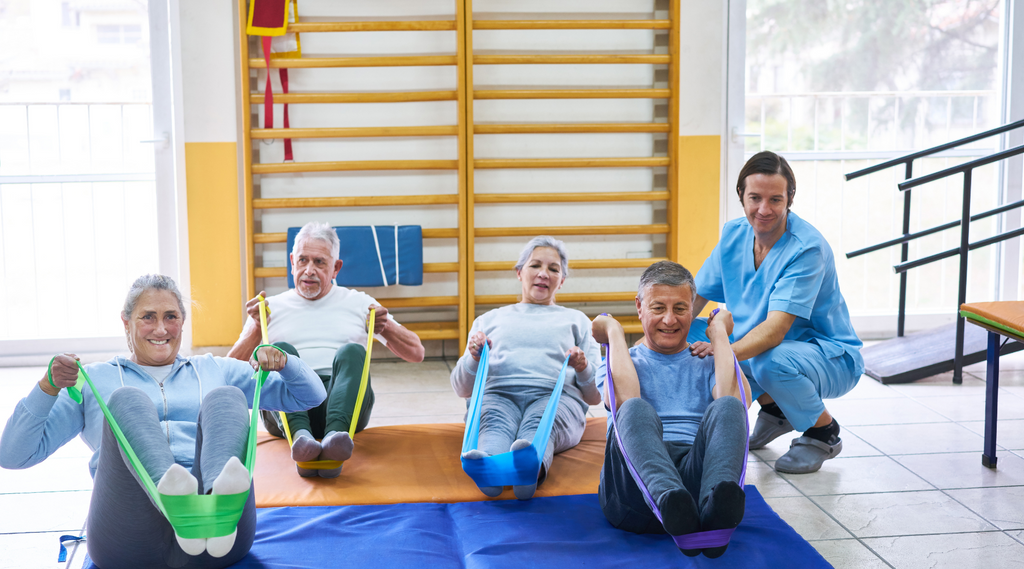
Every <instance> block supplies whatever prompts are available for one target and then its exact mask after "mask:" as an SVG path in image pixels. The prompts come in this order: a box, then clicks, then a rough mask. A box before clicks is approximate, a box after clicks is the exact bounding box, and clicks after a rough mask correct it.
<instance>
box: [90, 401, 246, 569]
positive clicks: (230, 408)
mask: <svg viewBox="0 0 1024 569" xmlns="http://www.w3.org/2000/svg"><path fill="white" fill-rule="evenodd" d="M107 404H108V406H109V407H110V412H111V414H113V416H114V418H115V419H116V420H117V424H118V425H120V427H121V430H122V431H123V432H124V435H125V437H126V438H127V439H128V442H129V443H130V444H131V447H132V449H133V450H134V451H135V454H136V455H138V457H139V461H140V462H141V463H142V464H143V466H144V467H145V468H146V471H147V472H148V473H149V475H150V477H151V478H153V482H154V483H155V484H159V483H160V479H161V478H162V477H163V475H164V473H165V472H167V469H168V468H170V466H171V465H172V464H174V455H173V454H172V453H171V449H170V446H169V445H168V443H167V435H166V433H165V432H164V430H163V429H162V428H161V426H160V420H159V419H158V417H157V413H156V408H155V407H154V406H153V402H152V400H150V398H149V396H148V395H146V393H145V392H144V391H142V390H141V389H138V388H136V387H121V388H119V389H117V390H115V391H114V393H113V394H111V396H110V400H109V401H108V403H107ZM248 411H249V406H248V403H247V401H246V398H245V395H244V394H243V393H242V391H241V390H240V389H238V388H237V387H233V386H227V387H218V388H216V389H214V390H212V391H210V393H208V394H207V395H206V396H205V397H204V398H203V404H202V407H201V409H200V411H199V422H198V426H197V432H196V458H195V464H193V466H192V474H193V475H194V476H195V477H196V479H197V480H199V492H200V493H206V492H208V491H209V490H210V489H212V488H213V481H214V480H216V479H217V476H218V475H219V474H220V471H221V469H222V468H223V467H224V464H225V463H227V461H228V459H229V458H230V457H232V456H237V457H238V458H239V460H242V461H243V462H244V460H245V451H246V443H247V441H248V436H249V412H248ZM204 431H205V432H208V433H210V436H209V437H204V436H203V432H204ZM214 433H215V434H216V435H214ZM200 459H202V460H201V461H200ZM87 534H88V539H87V540H86V544H87V545H88V549H89V557H90V558H91V559H92V561H93V563H95V564H96V565H97V566H98V567H100V568H102V569H118V568H121V567H125V568H137V567H173V568H187V569H214V568H220V567H227V566H228V565H231V564H232V563H235V562H237V561H239V560H240V559H242V558H243V557H245V555H246V554H247V553H248V552H249V548H251V547H252V542H253V538H254V537H255V535H256V498H255V492H252V491H251V488H250V492H249V501H248V502H247V503H246V505H245V511H244V512H243V513H242V518H241V519H240V520H239V521H238V534H237V536H236V538H235V545H234V547H233V548H232V549H231V552H230V553H228V554H227V555H225V556H224V557H220V558H214V557H211V556H210V555H209V554H208V553H203V554H202V555H198V556H195V557H193V556H190V555H188V554H186V553H185V552H184V551H182V550H181V548H180V547H179V546H178V542H177V540H175V538H174V530H173V529H172V528H171V524H170V523H168V521H167V519H166V518H164V517H163V515H162V514H161V513H160V512H159V510H157V508H156V506H155V505H154V504H153V502H152V500H151V499H150V497H149V494H147V493H146V491H145V489H144V488H143V486H142V483H141V482H140V481H139V478H138V475H137V474H136V473H135V471H134V470H133V469H132V468H131V466H130V465H129V462H128V459H127V456H125V454H124V452H123V451H122V450H121V448H120V446H119V445H118V444H117V439H116V438H114V434H113V431H111V430H110V427H109V425H107V424H106V422H104V427H103V441H102V442H101V443H100V458H99V463H98V464H97V468H96V478H95V480H94V481H93V490H92V502H91V503H90V505H89V519H88V529H87Z"/></svg>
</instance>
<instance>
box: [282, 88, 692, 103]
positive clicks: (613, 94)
mask: <svg viewBox="0 0 1024 569" xmlns="http://www.w3.org/2000/svg"><path fill="white" fill-rule="evenodd" d="M671 96H672V90H671V89H478V90H474V91H473V98H474V99H478V100H484V99H668V98H670V97H671ZM274 100H275V101H277V98H276V96H275V98H274ZM282 102H284V101H282Z"/></svg>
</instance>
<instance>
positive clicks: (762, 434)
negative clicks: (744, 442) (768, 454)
mask: <svg viewBox="0 0 1024 569" xmlns="http://www.w3.org/2000/svg"><path fill="white" fill-rule="evenodd" d="M792 430H793V425H790V424H789V419H786V418H781V419H780V418H779V417H776V416H775V415H772V414H771V413H765V412H764V411H763V410H761V411H758V412H757V422H756V423H754V432H753V433H750V447H749V448H750V450H755V449H759V448H761V447H763V446H764V445H766V444H768V443H770V442H772V441H774V440H775V439H777V438H779V437H780V436H782V435H784V434H786V433H788V432H790V431H792Z"/></svg>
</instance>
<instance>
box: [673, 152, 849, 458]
mask: <svg viewBox="0 0 1024 569" xmlns="http://www.w3.org/2000/svg"><path fill="white" fill-rule="evenodd" d="M736 191H737V193H738V194H739V198H740V202H741V203H742V204H743V211H744V213H745V214H746V217H745V218H741V219H734V220H732V221H730V222H728V223H726V224H725V227H724V228H723V229H722V239H721V240H720V241H719V242H718V245H716V246H715V250H714V251H712V253H711V256H710V257H709V258H708V260H707V261H705V262H704V266H703V267H701V269H700V271H699V272H698V273H697V277H696V284H697V294H698V296H697V300H696V302H694V306H693V312H694V314H700V311H701V310H703V308H704V306H705V305H706V304H707V302H708V301H709V300H713V301H715V302H724V303H725V304H726V306H728V307H729V311H730V312H732V314H733V319H734V321H735V328H734V331H733V336H732V338H733V339H734V343H733V346H732V347H733V350H734V351H735V353H736V356H737V357H738V358H739V359H740V361H741V362H742V363H741V365H742V367H743V371H744V373H745V374H746V375H747V377H748V378H749V379H750V387H751V390H752V392H753V396H754V397H755V398H757V401H758V403H760V404H761V410H760V411H759V412H758V415H757V423H756V424H755V425H754V432H753V433H752V434H751V436H750V448H751V449H756V448H761V447H763V446H764V445H766V444H768V443H769V442H771V441H772V440H774V439H776V438H777V437H779V436H781V435H783V434H785V433H787V432H789V431H792V430H794V429H795V430H798V431H803V435H802V436H800V437H797V438H795V439H793V441H792V443H790V449H789V451H788V452H787V453H786V454H785V455H783V456H781V457H780V458H779V459H778V461H776V463H775V470H777V471H779V472H786V473H792V474H803V473H807V472H815V471H817V470H818V469H820V468H821V465H822V463H823V462H824V461H825V460H827V459H829V458H833V457H835V456H836V455H838V454H839V453H840V452H841V451H842V449H843V441H842V439H841V438H840V437H839V423H837V422H836V420H835V419H833V418H832V415H830V414H829V412H828V410H827V409H825V404H824V402H823V401H822V399H832V398H836V397H840V396H842V395H843V394H845V393H847V392H848V391H850V390H851V389H853V387H854V386H855V385H857V381H858V380H859V379H860V376H861V374H862V373H864V360H863V359H862V358H861V355H860V347H861V345H862V344H861V341H860V339H858V338H857V334H856V333H855V332H854V330H853V326H852V325H851V324H850V312H849V310H847V308H846V301H844V300H843V295H842V293H841V292H840V291H839V280H838V278H837V276H836V266H835V260H834V258H833V256H832V249H831V248H830V247H829V245H828V243H827V242H826V241H825V238H824V237H822V235H821V233H819V232H818V230H817V229H815V228H814V227H813V226H811V224H809V223H807V222H806V221H804V220H803V219H800V217H798V216H797V215H796V214H795V213H793V212H791V211H789V208H790V206H792V205H793V196H794V195H795V194H796V180H795V177H794V176H793V170H792V169H791V168H790V167H789V164H788V163H787V162H786V160H785V159H784V158H782V157H781V156H779V155H777V154H775V153H773V152H760V153H758V154H755V155H754V156H752V157H751V158H750V160H748V161H747V163H746V164H745V165H744V166H743V169H742V170H740V175H739V181H738V182H737V184H736ZM695 339H701V338H699V337H695V336H694V334H693V332H691V342H693V345H692V347H691V351H692V352H693V353H694V354H696V355H698V356H701V357H703V356H706V355H708V354H710V353H712V349H711V345H710V344H708V343H707V342H704V341H696V342H694V340H695Z"/></svg>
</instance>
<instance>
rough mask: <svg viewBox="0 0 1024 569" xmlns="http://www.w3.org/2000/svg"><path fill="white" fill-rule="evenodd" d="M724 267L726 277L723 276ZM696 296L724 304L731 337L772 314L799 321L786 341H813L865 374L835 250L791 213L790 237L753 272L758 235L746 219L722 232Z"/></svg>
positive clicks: (701, 274)
mask: <svg viewBox="0 0 1024 569" xmlns="http://www.w3.org/2000/svg"><path fill="white" fill-rule="evenodd" d="M723 267H725V268H726V269H725V270H726V271H727V274H723ZM695 281H696V285H697V294H699V295H701V296H702V297H704V298H706V299H708V300H713V301H715V302H724V303H725V304H726V306H728V308H729V310H730V311H731V312H732V317H733V322H734V324H735V325H734V327H733V336H732V337H733V338H736V339H738V338H742V337H743V336H746V335H747V333H748V332H750V331H751V330H752V329H753V328H754V327H755V326H757V325H758V324H760V323H762V322H764V321H765V320H766V319H767V318H768V313H769V312H771V311H773V310H778V311H780V312H786V313H789V314H792V315H793V316H796V320H794V321H793V325H792V326H791V327H790V329H789V332H787V333H786V337H785V340H795V341H798V342H814V343H816V344H818V345H819V346H821V349H822V351H824V352H825V355H826V356H827V357H829V358H834V357H836V356H840V355H842V354H844V353H846V354H849V355H850V357H851V358H853V364H854V370H853V371H854V373H855V375H856V376H860V375H861V374H862V373H864V360H863V358H861V355H860V348H861V346H862V345H863V344H862V343H861V341H860V339H859V338H858V337H857V334H856V332H854V330H853V325H852V324H851V323H850V311H849V310H848V309H847V308H846V301H845V300H843V295H842V293H841V292H840V291H839V278H838V276H837V275H836V263H835V259H834V258H833V256H832V248H831V247H829V245H828V242H826V241H825V238H824V237H822V235H821V233H819V232H818V230H817V229H815V228H814V227H813V226H812V225H811V224H810V223H807V222H806V221H804V220H802V219H800V217H799V216H798V215H797V214H795V213H793V212H789V215H788V217H787V220H786V232H785V233H784V234H783V235H782V237H781V238H780V239H779V241H778V242H777V243H775V245H773V246H772V248H771V250H770V251H768V255H767V256H766V257H765V259H764V260H763V261H761V266H760V267H758V268H757V269H755V268H754V230H753V228H752V227H751V226H750V222H748V221H747V219H746V218H745V217H744V218H740V219H734V220H732V221H730V222H728V223H726V224H725V227H724V228H722V239H721V240H720V241H719V242H718V245H715V250H714V251H712V252H711V256H710V257H708V260H707V261H705V262H704V266H702V267H701V268H700V271H699V272H698V273H697V277H696V279H695Z"/></svg>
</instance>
